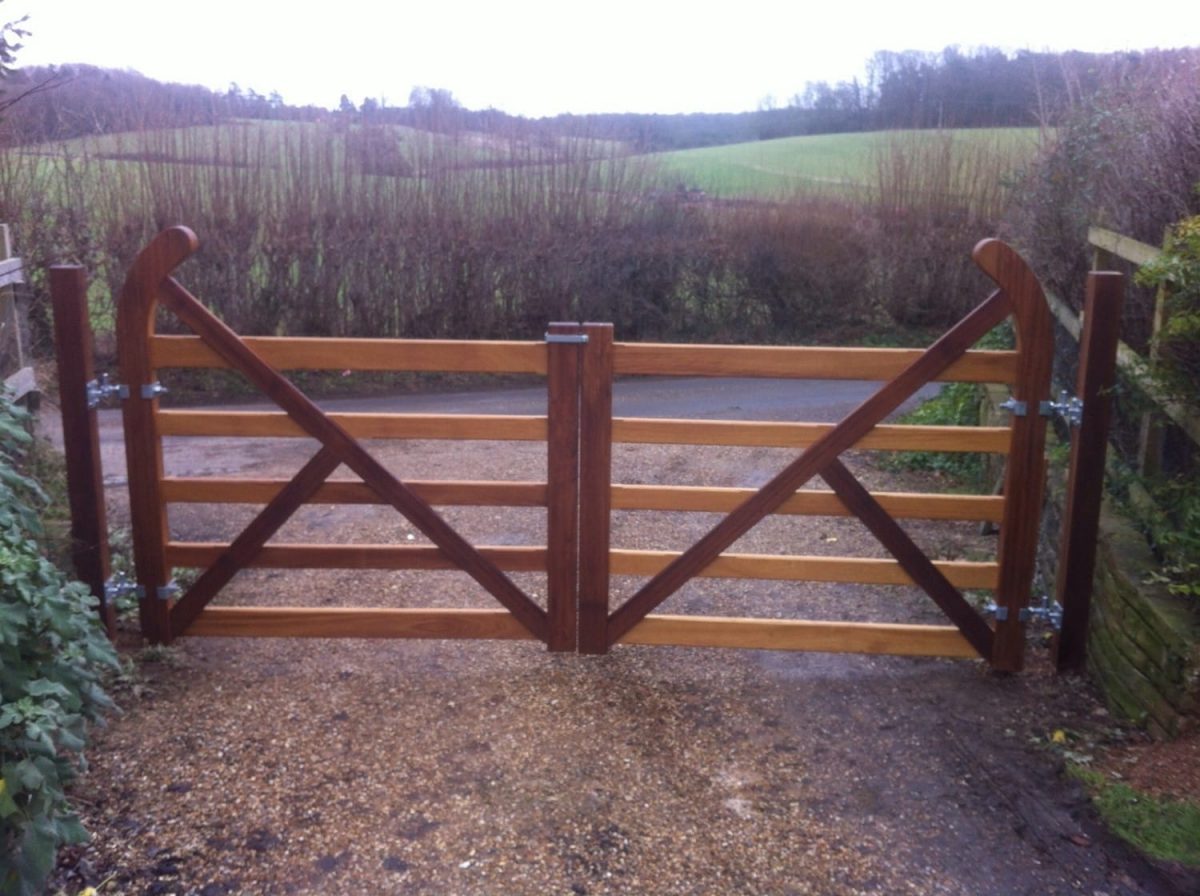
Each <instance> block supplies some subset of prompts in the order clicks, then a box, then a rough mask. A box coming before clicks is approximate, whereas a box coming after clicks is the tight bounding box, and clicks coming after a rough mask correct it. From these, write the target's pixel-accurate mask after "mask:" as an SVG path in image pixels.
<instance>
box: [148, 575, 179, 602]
mask: <svg viewBox="0 0 1200 896" xmlns="http://www.w3.org/2000/svg"><path fill="white" fill-rule="evenodd" d="M179 591H180V588H179V583H178V582H176V581H175V580H174V579H171V581H169V582H167V584H165V585H159V586H158V587H157V588H155V589H154V593H155V594H156V595H157V596H158V599H159V600H170V599H171V598H172V597H174V596H175V595H176V594H178V593H179Z"/></svg>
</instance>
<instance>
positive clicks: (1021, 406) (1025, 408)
mask: <svg viewBox="0 0 1200 896" xmlns="http://www.w3.org/2000/svg"><path fill="white" fill-rule="evenodd" d="M998 407H999V408H1000V409H1001V410H1003V411H1008V412H1009V413H1010V414H1012V415H1013V416H1014V417H1024V416H1025V415H1026V414H1028V413H1029V402H1027V401H1017V400H1016V399H1015V398H1013V397H1012V396H1009V397H1008V398H1006V399H1004V401H1002V402H1000V404H999V405H998Z"/></svg>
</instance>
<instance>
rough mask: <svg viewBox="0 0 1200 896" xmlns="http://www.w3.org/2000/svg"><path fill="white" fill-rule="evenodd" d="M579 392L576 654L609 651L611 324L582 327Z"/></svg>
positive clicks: (585, 325)
mask: <svg viewBox="0 0 1200 896" xmlns="http://www.w3.org/2000/svg"><path fill="white" fill-rule="evenodd" d="M583 330H584V333H586V334H587V338H588V341H587V345H586V346H585V347H584V350H583V374H582V376H583V381H582V384H581V388H580V392H579V400H580V408H579V412H580V421H579V446H580V448H579V450H580V455H579V480H580V483H579V652H580V653H590V654H601V653H607V652H608V586H609V558H608V552H609V536H610V526H611V516H612V386H613V328H612V324H584V326H583Z"/></svg>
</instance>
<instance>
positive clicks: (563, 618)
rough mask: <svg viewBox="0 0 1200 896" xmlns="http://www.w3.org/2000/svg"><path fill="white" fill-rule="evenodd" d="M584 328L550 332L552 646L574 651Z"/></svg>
mask: <svg viewBox="0 0 1200 896" xmlns="http://www.w3.org/2000/svg"><path fill="white" fill-rule="evenodd" d="M583 338H584V336H583V327H581V326H580V325H579V324H573V323H553V324H550V326H549V327H548V328H547V332H546V342H547V345H546V356H547V357H546V368H547V372H546V391H547V418H548V423H547V438H546V482H547V496H546V501H547V505H546V549H547V555H548V556H547V559H546V613H547V614H548V616H549V622H550V632H549V637H548V639H547V646H548V647H549V648H550V650H552V651H555V652H567V651H570V652H574V651H575V645H576V629H577V627H578V614H577V603H578V595H579V579H578V573H579V563H578V560H579V368H580V355H581V352H580V348H582V345H581V344H580V343H581V342H582V339H583Z"/></svg>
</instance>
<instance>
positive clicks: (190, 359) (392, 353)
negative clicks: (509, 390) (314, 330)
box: [150, 336, 546, 374]
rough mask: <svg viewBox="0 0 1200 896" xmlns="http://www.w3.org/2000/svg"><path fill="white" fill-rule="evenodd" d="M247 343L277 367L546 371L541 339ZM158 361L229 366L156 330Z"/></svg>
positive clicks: (190, 341)
mask: <svg viewBox="0 0 1200 896" xmlns="http://www.w3.org/2000/svg"><path fill="white" fill-rule="evenodd" d="M242 339H243V340H244V341H245V343H246V345H247V346H248V347H249V348H250V349H251V351H253V352H254V353H255V354H256V355H258V356H259V357H261V358H262V359H263V360H264V361H266V362H267V363H268V364H270V365H271V366H272V367H274V368H275V369H276V370H355V371H368V370H374V371H436V372H446V373H534V374H544V373H545V372H546V346H545V344H544V343H541V342H487V341H467V340H450V339H330V338H297V337H275V336H243V337H242ZM150 352H151V360H152V363H153V364H154V366H156V367H163V368H167V367H200V368H228V367H229V366H230V365H229V363H228V362H226V361H225V359H223V358H222V357H221V356H220V355H219V354H218V353H217V352H215V351H213V350H212V349H211V348H209V347H208V346H207V345H205V344H204V342H203V340H201V339H200V338H199V337H197V336H155V337H154V339H153V340H151V343H150Z"/></svg>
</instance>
